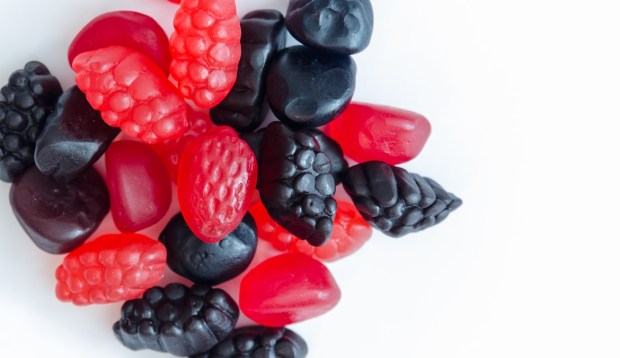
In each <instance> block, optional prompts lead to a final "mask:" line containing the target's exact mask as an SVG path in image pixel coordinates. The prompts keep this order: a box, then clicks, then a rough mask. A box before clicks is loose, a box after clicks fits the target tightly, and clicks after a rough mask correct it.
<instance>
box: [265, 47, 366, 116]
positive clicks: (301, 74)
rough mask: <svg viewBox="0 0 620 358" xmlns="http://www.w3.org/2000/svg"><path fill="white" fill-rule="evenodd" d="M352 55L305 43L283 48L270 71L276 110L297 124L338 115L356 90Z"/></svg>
mask: <svg viewBox="0 0 620 358" xmlns="http://www.w3.org/2000/svg"><path fill="white" fill-rule="evenodd" d="M355 73H356V65H355V61H353V59H352V58H351V56H347V55H337V54H329V53H326V52H321V51H319V50H315V49H312V48H309V47H305V46H294V47H288V48H285V49H284V50H282V51H280V52H279V53H278V55H277V57H276V58H275V59H274V60H273V61H272V63H271V65H270V66H269V71H268V73H267V100H268V101H269V106H270V107H271V110H272V111H273V113H274V114H275V115H276V117H278V119H280V120H281V121H283V122H285V123H286V124H288V125H291V126H293V127H301V128H308V127H319V126H322V125H324V124H327V123H329V121H331V120H333V119H334V118H336V116H338V115H339V114H340V113H342V111H343V110H344V109H345V107H346V106H347V105H348V104H349V102H351V98H352V97H353V92H355Z"/></svg>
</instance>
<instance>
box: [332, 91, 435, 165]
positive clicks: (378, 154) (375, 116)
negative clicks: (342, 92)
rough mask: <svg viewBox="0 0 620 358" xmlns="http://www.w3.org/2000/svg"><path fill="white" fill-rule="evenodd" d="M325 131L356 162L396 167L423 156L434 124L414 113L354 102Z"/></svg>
mask: <svg viewBox="0 0 620 358" xmlns="http://www.w3.org/2000/svg"><path fill="white" fill-rule="evenodd" d="M326 131H327V133H328V134H329V135H330V136H331V137H332V138H334V139H335V140H336V141H338V143H340V145H341V146H342V149H343V150H344V154H345V155H346V156H348V157H349V158H351V159H353V160H355V161H356V162H359V163H362V162H367V161H381V162H385V163H388V164H390V165H397V164H401V163H405V162H407V161H410V160H412V159H413V158H415V157H416V156H418V154H420V152H421V151H422V149H423V148H424V144H425V143H426V141H427V140H428V137H429V136H430V134H431V124H430V122H429V121H428V120H427V119H426V118H425V117H424V116H422V115H421V114H418V113H415V112H411V111H407V110H404V109H400V108H393V107H387V106H380V105H375V104H367V103H355V102H354V103H351V104H350V105H349V106H348V107H347V108H346V109H345V111H344V112H343V113H342V115H340V116H339V117H338V118H336V119H335V120H333V121H332V122H331V123H329V125H328V126H327V130H326ZM352 134H353V135H352Z"/></svg>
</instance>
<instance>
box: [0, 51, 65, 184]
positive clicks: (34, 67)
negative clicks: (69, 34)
mask: <svg viewBox="0 0 620 358" xmlns="http://www.w3.org/2000/svg"><path fill="white" fill-rule="evenodd" d="M61 94H62V87H60V82H58V80H57V79H56V77H54V76H52V75H50V73H49V71H48V70H47V68H46V67H45V66H44V65H43V64H42V63H40V62H37V61H31V62H28V63H27V64H26V65H25V66H24V69H23V70H17V71H15V72H13V73H12V74H11V76H10V77H9V83H8V84H7V85H5V86H4V87H2V89H0V180H2V181H5V182H12V181H13V180H14V179H15V178H17V177H18V176H19V175H20V174H21V173H23V172H24V171H25V170H26V169H28V167H30V166H31V165H32V164H33V163H34V158H33V157H34V148H35V143H36V141H37V138H39V134H40V133H41V130H42V129H43V126H44V125H45V119H46V118H47V116H48V115H49V114H50V113H51V112H52V110H53V109H54V104H55V103H56V100H57V99H58V97H60V95H61Z"/></svg>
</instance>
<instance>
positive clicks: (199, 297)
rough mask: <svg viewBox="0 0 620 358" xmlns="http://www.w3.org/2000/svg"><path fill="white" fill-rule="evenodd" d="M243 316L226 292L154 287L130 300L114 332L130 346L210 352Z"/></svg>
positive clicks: (184, 353) (181, 352) (174, 351)
mask: <svg viewBox="0 0 620 358" xmlns="http://www.w3.org/2000/svg"><path fill="white" fill-rule="evenodd" d="M237 319H239V307H237V304H236V303H235V301H234V300H233V299H232V298H231V297H230V296H229V295H228V294H227V293H226V292H224V291H222V290H220V289H217V288H210V287H209V286H207V285H205V284H195V285H194V286H192V287H191V288H188V287H186V286H183V285H181V284H179V283H172V284H169V285H167V286H166V287H153V288H151V289H149V290H147V291H146V292H145V293H144V295H143V297H142V298H140V299H135V300H131V301H127V302H125V303H124V304H123V308H122V310H121V319H120V320H119V321H117V322H116V323H114V327H113V329H114V334H115V335H116V338H118V340H119V341H121V343H123V345H125V346H126V347H127V348H130V349H133V350H138V349H151V350H154V351H158V352H168V353H171V354H174V355H176V356H190V355H194V354H198V353H202V352H206V351H208V350H210V349H211V348H213V347H214V346H215V345H216V344H217V343H219V342H220V341H222V340H223V339H224V338H226V337H227V336H228V335H229V334H230V333H231V332H232V331H233V329H234V328H235V324H236V323H237Z"/></svg>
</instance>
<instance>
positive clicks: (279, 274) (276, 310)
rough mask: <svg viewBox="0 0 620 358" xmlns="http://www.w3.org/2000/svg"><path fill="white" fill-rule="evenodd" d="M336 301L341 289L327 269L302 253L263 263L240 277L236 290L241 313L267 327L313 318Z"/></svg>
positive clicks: (334, 304)
mask: <svg viewBox="0 0 620 358" xmlns="http://www.w3.org/2000/svg"><path fill="white" fill-rule="evenodd" d="M339 300H340V288H338V285H337V284H336V281H335V280H334V278H333V277H332V275H331V273H330V272H329V270H328V269H327V267H325V265H323V264H322V263H320V262H319V261H317V260H315V259H313V258H311V257H309V256H306V255H302V254H284V255H280V256H275V257H272V258H270V259H267V260H265V261H263V262H262V263H260V264H259V265H258V266H256V267H255V268H253V269H252V270H250V272H248V274H247V275H246V276H245V277H244V278H243V280H242V281H241V289H240V291H239V306H240V308H241V311H242V312H243V313H244V314H245V315H246V316H248V318H250V319H251V320H253V321H255V322H258V323H259V324H262V325H264V326H269V327H282V326H285V325H287V324H290V323H297V322H301V321H304V320H307V319H310V318H314V317H316V316H319V315H321V314H323V313H325V312H327V311H329V310H331V309H332V308H334V306H336V304H337V303H338V301H339Z"/></svg>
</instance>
